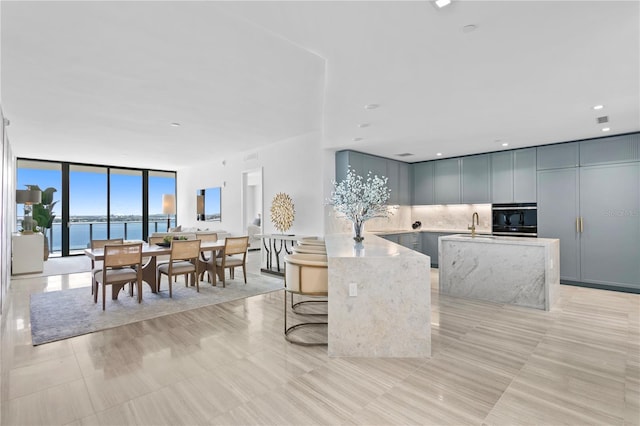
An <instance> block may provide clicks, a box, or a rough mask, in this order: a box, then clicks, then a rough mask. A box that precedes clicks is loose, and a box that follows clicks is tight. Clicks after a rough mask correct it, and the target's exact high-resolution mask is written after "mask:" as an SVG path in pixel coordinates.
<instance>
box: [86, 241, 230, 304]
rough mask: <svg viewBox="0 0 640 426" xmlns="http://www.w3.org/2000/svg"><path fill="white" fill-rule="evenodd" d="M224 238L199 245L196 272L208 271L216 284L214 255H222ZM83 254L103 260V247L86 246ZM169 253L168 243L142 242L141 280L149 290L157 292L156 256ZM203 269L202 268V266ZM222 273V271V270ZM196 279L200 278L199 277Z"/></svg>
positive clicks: (92, 258)
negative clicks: (142, 262)
mask: <svg viewBox="0 0 640 426" xmlns="http://www.w3.org/2000/svg"><path fill="white" fill-rule="evenodd" d="M139 242H140V241H125V242H124V244H127V243H139ZM224 245H225V241H224V240H218V241H215V242H211V241H206V242H205V241H203V242H202V244H201V245H200V254H201V255H200V258H198V273H201V272H208V273H209V276H210V277H212V279H211V280H212V284H213V285H216V282H217V280H218V278H219V277H218V275H217V268H216V262H215V258H216V257H221V256H224ZM206 253H209V256H212V257H210V258H209V259H210V260H211V261H209V262H208V261H206V260H207V259H206V257H205V255H206ZM84 254H85V255H86V256H87V257H89V258H90V259H91V260H95V261H102V260H104V249H103V248H99V249H90V248H87V249H85V250H84ZM170 254H171V246H170V245H165V244H163V245H158V244H148V243H146V242H143V243H142V257H143V259H144V258H147V261H146V262H145V263H144V264H143V265H142V281H144V282H145V283H147V284H148V285H149V287H150V288H151V292H153V293H157V292H158V273H157V266H158V257H159V256H168V255H170ZM203 267H204V268H205V269H202V268H203ZM222 272H223V273H224V271H222ZM197 279H200V278H199V277H198V278H197Z"/></svg>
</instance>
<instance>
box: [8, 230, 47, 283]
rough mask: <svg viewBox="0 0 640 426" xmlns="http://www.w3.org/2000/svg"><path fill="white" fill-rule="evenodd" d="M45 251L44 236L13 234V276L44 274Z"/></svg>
mask: <svg viewBox="0 0 640 426" xmlns="http://www.w3.org/2000/svg"><path fill="white" fill-rule="evenodd" d="M43 251H44V236H43V235H42V234H40V233H35V234H18V233H16V234H13V235H12V236H11V275H20V274H37V273H40V272H42V268H43V266H44V260H43Z"/></svg>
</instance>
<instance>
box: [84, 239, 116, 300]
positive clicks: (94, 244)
mask: <svg viewBox="0 0 640 426" xmlns="http://www.w3.org/2000/svg"><path fill="white" fill-rule="evenodd" d="M123 241H124V240H123V239H122V238H112V239H110V240H91V250H96V249H103V248H104V246H106V245H107V244H110V245H111V244H122V243H123ZM100 272H102V261H101V260H93V259H91V294H93V292H94V289H95V286H96V274H98V273H100Z"/></svg>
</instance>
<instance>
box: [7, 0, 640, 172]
mask: <svg viewBox="0 0 640 426" xmlns="http://www.w3.org/2000/svg"><path fill="white" fill-rule="evenodd" d="M0 8H1V9H0V12H1V20H2V21H1V24H2V27H1V36H2V40H1V42H2V46H1V47H2V51H1V59H2V62H1V87H0V89H1V92H0V102H1V104H2V108H3V111H4V114H5V116H6V117H7V118H8V119H10V120H11V126H10V127H9V129H8V133H9V137H10V139H11V144H12V147H13V149H14V153H15V154H16V155H17V156H20V157H29V158H43V159H55V160H65V161H73V162H85V163H99V164H112V165H120V166H130V167H149V168H156V169H169V170H176V169H180V168H182V167H187V166H189V165H195V164H202V163H205V162H208V161H212V160H214V159H220V158H224V157H225V156H227V155H230V154H232V153H235V152H238V151H251V150H255V149H257V148H258V147H261V146H264V145H265V144H269V143H274V142H277V141H280V140H283V139H287V138H291V137H295V136H298V135H302V134H305V133H310V132H318V133H320V134H322V138H323V144H324V146H325V147H327V148H340V149H342V148H351V149H356V150H360V151H364V152H369V153H373V154H378V155H382V156H385V157H389V158H399V157H397V154H399V153H404V152H410V153H413V154H414V156H411V157H405V158H403V159H404V160H405V161H412V162H413V161H421V160H427V159H433V158H436V153H437V152H442V153H443V157H449V156H457V155H463V154H470V153H477V152H487V151H496V150H500V149H505V148H503V147H502V146H501V144H502V143H503V142H507V143H509V144H510V145H509V147H508V148H518V147H524V146H531V145H539V144H546V143H553V142H560V141H569V140H577V139H584V138H592V137H600V136H605V135H607V134H621V133H628V132H635V131H640V3H639V2H638V1H620V2H616V1H555V2H538V1H531V2H526V1H490V2H484V1H455V0H454V2H453V3H452V4H451V5H450V6H449V7H447V8H444V9H440V10H439V9H437V8H436V7H435V6H434V5H433V4H432V3H431V2H429V1H426V0H425V1H406V2H402V1H388V2H382V1H353V2H350V1H342V2H323V1H318V2H311V1H285V2H272V1H258V2H244V1H237V2H233V1H224V2H212V1H209V2H203V1H200V2H186V1H171V2H169V1H159V2H153V1H140V2H100V1H88V2H81V1H70V2H58V1H45V2H13V1H6V0H3V1H2V2H0ZM470 24H473V25H476V26H477V29H476V30H475V31H473V32H464V31H463V27H464V26H465V25H470ZM371 103H375V104H379V105H380V107H379V108H377V109H374V110H366V109H364V105H366V104H371ZM596 104H604V105H605V108H604V109H603V110H601V111H594V110H593V109H592V106H593V105H596ZM601 115H607V116H609V119H610V123H608V127H610V128H611V131H610V132H609V133H603V132H602V130H601V129H602V127H603V126H602V125H598V124H597V122H596V118H597V117H598V116H601ZM172 122H179V123H181V126H179V127H172V126H170V123H172ZM361 123H369V124H370V126H368V127H364V128H359V127H358V124H361ZM354 138H362V140H360V141H354V140H353V139H354Z"/></svg>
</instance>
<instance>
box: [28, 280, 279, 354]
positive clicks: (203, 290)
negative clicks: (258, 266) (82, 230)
mask: <svg viewBox="0 0 640 426" xmlns="http://www.w3.org/2000/svg"><path fill="white" fill-rule="evenodd" d="M143 287H144V288H143V293H142V303H141V304H138V302H137V300H138V299H137V296H135V295H134V297H130V296H129V286H127V287H126V291H121V292H120V294H119V296H118V299H117V300H111V288H110V287H107V304H106V310H105V311H103V310H102V294H101V293H100V295H99V297H98V303H95V304H94V303H93V296H92V295H91V288H90V287H82V288H74V289H70V290H62V291H53V292H48V293H37V294H32V295H31V300H30V303H31V341H32V344H33V345H34V346H37V345H41V344H43V343H49V342H55V341H57V340H62V339H67V338H69V337H74V336H80V335H82V334H87V333H93V332H96V331H100V330H105V329H108V328H113V327H118V326H121V325H125V324H130V323H133V322H138V321H143V320H147V319H151V318H156V317H160V316H163V315H168V314H173V313H177V312H182V311H187V310H190V309H195V308H200V307H203V306H208V305H215V304H218V303H223V302H228V301H231V300H237V299H242V298H246V297H250V296H255V295H258V294H263V293H268V292H272V291H276V290H281V289H282V288H283V287H284V285H283V280H282V278H279V277H271V276H265V275H259V274H252V273H248V274H247V284H245V283H244V281H243V279H242V272H241V271H240V270H238V271H236V278H235V279H234V280H229V279H227V286H226V288H223V287H222V283H220V282H218V286H216V287H214V286H212V285H211V284H209V283H207V282H201V283H200V293H198V292H196V288H195V287H185V285H184V281H183V280H182V281H181V279H180V278H179V279H178V282H177V283H174V284H173V298H169V285H168V284H167V280H166V279H164V280H163V282H162V286H161V289H160V290H161V291H160V292H159V293H156V294H154V293H152V292H151V290H150V288H149V286H148V285H147V284H144V283H143Z"/></svg>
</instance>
